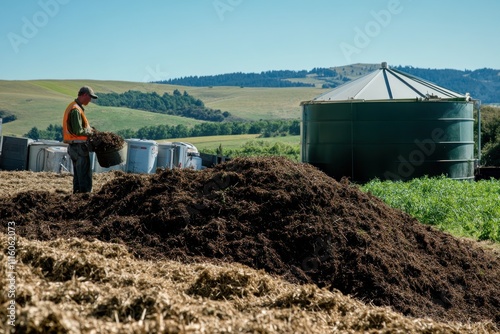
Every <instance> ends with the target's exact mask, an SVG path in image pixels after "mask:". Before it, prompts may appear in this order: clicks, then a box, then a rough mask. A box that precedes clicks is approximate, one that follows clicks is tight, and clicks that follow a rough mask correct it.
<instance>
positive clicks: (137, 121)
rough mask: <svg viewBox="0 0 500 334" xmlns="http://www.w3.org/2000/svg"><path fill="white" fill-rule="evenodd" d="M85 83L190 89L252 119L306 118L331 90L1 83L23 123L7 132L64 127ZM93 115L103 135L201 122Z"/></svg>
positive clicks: (115, 111) (125, 113)
mask: <svg viewBox="0 0 500 334" xmlns="http://www.w3.org/2000/svg"><path fill="white" fill-rule="evenodd" d="M83 85H89V86H91V87H92V88H93V89H94V90H95V91H96V92H97V93H109V92H116V93H122V92H125V91H128V90H139V91H143V92H153V91H154V92H157V93H158V94H160V95H162V94H164V93H165V92H168V93H170V94H171V93H172V92H173V91H174V90H175V89H178V90H180V91H181V92H183V91H187V92H188V93H189V94H190V95H192V96H194V97H196V98H199V99H201V100H202V101H203V102H204V103H205V105H206V106H207V107H210V108H214V109H220V110H222V111H229V112H230V113H231V114H232V115H234V116H236V117H240V118H242V119H247V120H260V119H297V118H299V117H300V115H301V107H300V102H302V101H306V100H310V99H312V98H314V97H316V96H318V95H320V94H322V93H323V92H324V91H325V90H324V89H320V88H309V87H306V88H240V87H213V88H209V87H185V86H173V85H160V84H150V83H138V82H124V81H95V80H86V81H82V80H32V81H6V80H0V110H2V111H5V112H7V113H10V114H13V115H15V116H16V117H17V120H15V121H13V122H9V123H5V124H3V127H2V130H3V131H2V134H3V135H10V136H23V135H24V134H25V133H27V132H28V131H29V130H30V129H32V128H33V127H37V128H38V129H40V130H45V129H46V128H47V126H48V125H50V124H60V122H61V118H62V113H63V112H64V109H65V108H66V106H67V104H68V103H69V102H70V101H71V100H72V99H74V98H75V97H76V93H77V92H78V89H79V88H80V87H81V86H83ZM86 111H87V113H88V114H87V116H88V118H89V121H90V122H91V125H92V126H94V127H96V128H97V129H99V130H101V131H111V132H116V131H118V130H122V129H132V130H137V129H139V128H141V127H144V126H154V125H159V124H167V125H174V126H175V125H178V124H184V125H186V126H188V127H190V126H193V125H195V124H197V123H200V121H197V120H194V119H190V118H185V117H178V116H169V115H161V114H155V113H150V112H144V111H140V110H132V109H127V108H112V107H101V106H98V105H96V104H92V103H91V104H90V105H89V106H88V107H87V108H86Z"/></svg>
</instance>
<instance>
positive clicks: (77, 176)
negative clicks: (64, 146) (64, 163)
mask: <svg viewBox="0 0 500 334" xmlns="http://www.w3.org/2000/svg"><path fill="white" fill-rule="evenodd" d="M68 154H69V156H70V157H71V160H72V161H73V193H74V194H76V193H89V192H91V191H92V166H91V164H90V154H89V149H88V147H87V144H86V143H77V144H69V146H68Z"/></svg>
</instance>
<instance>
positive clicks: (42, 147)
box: [28, 140, 67, 172]
mask: <svg viewBox="0 0 500 334" xmlns="http://www.w3.org/2000/svg"><path fill="white" fill-rule="evenodd" d="M57 146H59V147H62V146H64V147H67V145H66V144H64V143H62V142H60V141H57V140H37V141H34V142H32V143H30V144H29V147H28V152H29V153H28V170H30V171H32V172H41V171H43V170H44V166H45V158H46V153H47V152H46V149H47V148H49V147H57Z"/></svg>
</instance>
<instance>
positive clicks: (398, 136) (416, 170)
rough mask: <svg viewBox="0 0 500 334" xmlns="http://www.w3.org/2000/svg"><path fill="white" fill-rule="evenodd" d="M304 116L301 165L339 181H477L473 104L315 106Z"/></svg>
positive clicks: (343, 104)
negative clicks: (436, 178)
mask: <svg viewBox="0 0 500 334" xmlns="http://www.w3.org/2000/svg"><path fill="white" fill-rule="evenodd" d="M302 116H303V117H302V122H303V124H302V130H303V131H302V147H301V149H302V161H304V162H308V163H311V164H313V165H315V166H317V167H318V168H320V169H322V170H324V171H325V172H326V173H328V174H330V175H331V176H333V177H335V178H338V179H339V178H341V177H343V176H347V177H350V178H351V179H353V180H356V181H367V180H370V179H372V178H375V177H376V178H380V179H396V180H407V179H411V178H414V177H421V176H424V175H428V176H437V175H442V174H445V175H448V176H449V177H451V178H456V179H472V178H473V177H474V168H473V165H474V133H473V123H474V119H473V113H472V103H468V102H464V101H460V102H457V101H454V102H449V101H447V102H444V101H432V102H431V101H413V102H408V101H406V102H402V101H393V102H345V103H339V102H335V103H312V104H304V105H303V115H302Z"/></svg>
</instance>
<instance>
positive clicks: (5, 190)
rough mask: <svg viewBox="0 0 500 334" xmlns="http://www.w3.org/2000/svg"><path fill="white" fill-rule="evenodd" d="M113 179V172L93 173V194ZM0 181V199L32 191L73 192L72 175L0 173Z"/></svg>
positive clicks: (65, 193) (28, 172)
mask: <svg viewBox="0 0 500 334" xmlns="http://www.w3.org/2000/svg"><path fill="white" fill-rule="evenodd" d="M114 177H115V173H114V172H107V173H94V174H93V188H94V192H95V191H98V190H99V189H100V188H101V186H102V185H104V184H105V183H107V182H108V181H110V180H112V179H113V178H114ZM0 180H3V181H0V197H7V196H12V195H15V194H17V193H21V192H26V191H33V190H34V189H36V190H37V191H48V192H50V193H56V194H61V195H69V194H71V193H72V192H73V175H72V174H70V173H61V174H58V173H53V172H30V171H23V172H19V171H12V172H9V171H0Z"/></svg>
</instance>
